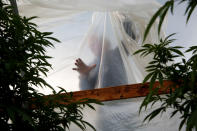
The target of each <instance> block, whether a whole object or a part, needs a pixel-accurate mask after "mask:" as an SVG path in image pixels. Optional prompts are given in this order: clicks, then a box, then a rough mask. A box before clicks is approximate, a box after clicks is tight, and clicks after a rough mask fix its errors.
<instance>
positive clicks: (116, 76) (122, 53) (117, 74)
mask: <svg viewBox="0 0 197 131" xmlns="http://www.w3.org/2000/svg"><path fill="white" fill-rule="evenodd" d="M158 7H160V5H159V4H158V3H157V2H156V1H154V0H91V1H89V0H50V1H49V0H24V1H23V0H20V1H18V8H19V13H20V15H22V16H27V17H30V16H38V17H39V18H37V19H34V22H35V23H37V25H38V27H39V29H40V30H41V31H47V32H54V34H53V36H54V37H56V38H58V39H59V40H60V41H61V43H54V42H53V43H54V45H55V48H52V49H51V48H50V49H47V54H48V55H50V56H53V57H54V58H53V59H51V60H50V61H49V62H50V63H52V66H53V69H52V70H50V72H49V74H48V77H47V78H45V79H46V81H47V82H48V83H49V84H51V85H53V86H54V87H56V86H61V87H63V88H65V89H66V90H67V91H77V90H86V89H96V88H104V87H110V86H118V85H125V84H134V83H141V82H142V80H143V78H144V76H145V75H146V72H145V66H146V65H147V63H148V62H149V60H150V59H151V56H148V57H146V59H143V58H141V57H139V56H138V55H135V56H134V55H133V53H134V52H135V51H136V50H137V49H140V46H141V45H142V39H143V34H144V30H145V27H146V25H147V24H148V22H149V19H150V18H151V16H152V15H153V14H154V12H155V11H156V10H157V9H158ZM157 36H158V35H157V32H156V24H155V25H154V26H153V28H152V30H151V32H150V34H149V35H148V38H147V40H146V43H154V42H156V41H157V40H158V38H157ZM78 58H80V59H81V61H78V62H76V60H77V59H78ZM75 63H76V64H81V63H84V64H85V65H88V66H90V67H92V68H91V70H89V72H86V73H80V71H79V68H78V67H77V66H76V65H75ZM73 68H75V70H73ZM42 92H44V93H46V94H48V93H49V91H48V90H43V91H42Z"/></svg>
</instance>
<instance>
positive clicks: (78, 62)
mask: <svg viewBox="0 0 197 131" xmlns="http://www.w3.org/2000/svg"><path fill="white" fill-rule="evenodd" d="M75 65H76V66H77V68H73V70H76V71H78V72H79V73H80V74H83V75H87V74H88V73H89V72H90V71H91V70H92V69H94V68H95V67H96V64H94V65H91V66H87V65H86V64H85V63H84V62H83V61H82V60H81V59H80V58H79V59H77V60H76V61H75Z"/></svg>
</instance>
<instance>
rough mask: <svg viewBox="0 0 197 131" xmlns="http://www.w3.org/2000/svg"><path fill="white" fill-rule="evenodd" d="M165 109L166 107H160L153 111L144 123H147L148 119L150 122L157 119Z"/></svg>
mask: <svg viewBox="0 0 197 131" xmlns="http://www.w3.org/2000/svg"><path fill="white" fill-rule="evenodd" d="M164 109H165V107H160V108H158V109H156V110H154V111H152V112H151V113H150V114H149V115H147V116H146V117H145V119H144V121H146V120H147V119H148V121H151V120H152V119H153V118H155V117H156V116H157V115H158V114H159V113H160V112H161V111H163V110H164Z"/></svg>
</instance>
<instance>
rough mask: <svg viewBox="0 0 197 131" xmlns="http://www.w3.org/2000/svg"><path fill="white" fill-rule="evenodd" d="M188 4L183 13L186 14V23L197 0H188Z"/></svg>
mask: <svg viewBox="0 0 197 131" xmlns="http://www.w3.org/2000/svg"><path fill="white" fill-rule="evenodd" d="M182 2H184V0H182ZM187 2H188V6H187V8H186V10H185V15H186V14H187V19H186V23H188V21H189V19H190V17H191V14H192V13H193V11H194V9H195V8H196V5H197V1H196V0H188V1H187Z"/></svg>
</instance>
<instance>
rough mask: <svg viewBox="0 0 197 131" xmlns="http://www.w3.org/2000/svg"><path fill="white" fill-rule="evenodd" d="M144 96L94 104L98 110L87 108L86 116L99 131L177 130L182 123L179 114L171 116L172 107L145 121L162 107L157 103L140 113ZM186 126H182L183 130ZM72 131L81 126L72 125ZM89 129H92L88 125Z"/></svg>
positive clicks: (76, 130)
mask: <svg viewBox="0 0 197 131" xmlns="http://www.w3.org/2000/svg"><path fill="white" fill-rule="evenodd" d="M142 100H143V98H131V99H122V100H114V101H107V102H104V105H102V106H98V105H94V107H95V108H96V111H94V110H91V109H90V108H88V107H87V108H86V109H85V110H84V111H83V113H84V118H85V120H87V121H88V122H89V123H91V124H92V125H93V126H94V127H95V128H96V130H97V131H177V130H178V128H179V124H180V122H181V121H180V119H179V115H178V114H176V115H175V116H174V117H173V118H171V119H169V118H170V113H171V111H172V110H171V109H168V110H167V111H166V112H164V113H162V115H158V116H157V117H156V118H154V119H153V120H152V121H150V122H148V121H146V122H143V120H144V118H145V116H147V115H148V114H149V113H150V112H151V111H153V110H154V109H156V108H158V107H160V104H156V105H154V106H153V108H152V109H151V108H150V107H148V108H147V111H142V112H141V114H139V107H140V104H141V102H142ZM183 129H184V127H183V128H182V130H183ZM70 130H71V131H78V130H79V128H78V127H77V126H75V125H72V126H71V128H70ZM87 131H92V129H91V128H89V127H87Z"/></svg>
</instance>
